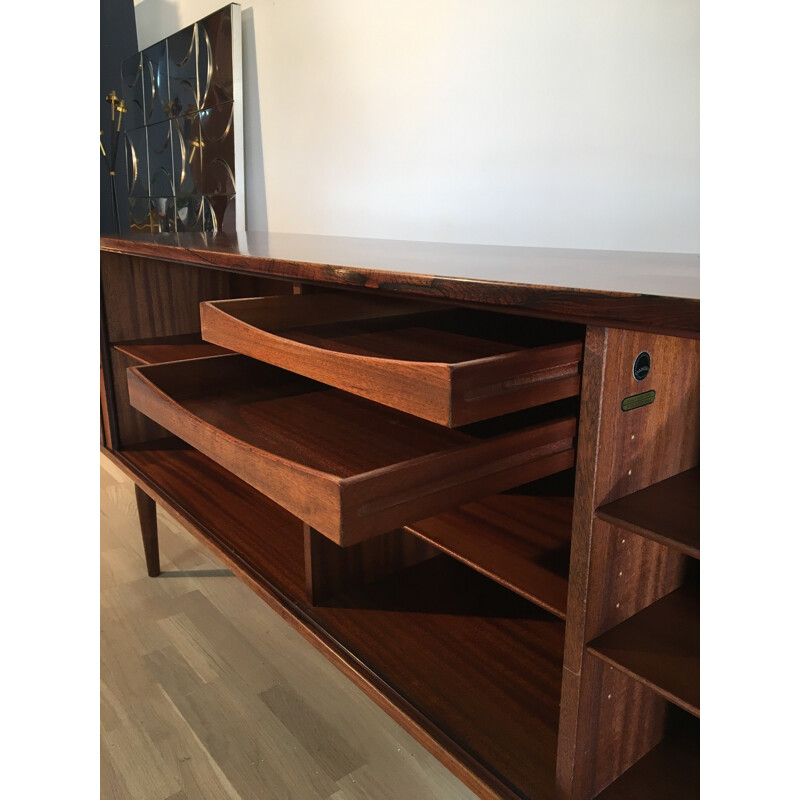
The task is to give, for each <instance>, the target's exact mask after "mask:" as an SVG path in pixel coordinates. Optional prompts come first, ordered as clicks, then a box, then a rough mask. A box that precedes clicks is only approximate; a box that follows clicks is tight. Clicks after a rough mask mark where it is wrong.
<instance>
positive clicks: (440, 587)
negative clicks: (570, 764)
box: [309, 555, 564, 798]
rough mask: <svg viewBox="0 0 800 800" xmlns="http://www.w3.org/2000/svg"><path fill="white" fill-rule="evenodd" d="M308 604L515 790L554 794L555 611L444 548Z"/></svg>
mask: <svg viewBox="0 0 800 800" xmlns="http://www.w3.org/2000/svg"><path fill="white" fill-rule="evenodd" d="M309 613H310V614H311V615H312V616H313V617H314V618H315V619H317V620H319V621H320V623H321V624H323V625H324V627H325V628H326V630H328V631H330V632H331V633H332V634H333V636H334V637H335V638H336V639H337V640H339V641H341V642H343V643H344V644H345V645H346V646H347V648H348V650H350V652H352V653H353V655H355V656H356V657H357V658H360V659H362V660H363V661H364V662H365V663H367V664H369V665H370V667H371V668H372V669H373V670H375V671H376V672H378V673H379V674H380V675H381V676H382V677H383V678H384V680H385V681H387V682H388V684H389V685H391V686H392V687H394V689H395V690H396V691H398V692H399V693H401V694H403V695H404V696H406V697H407V698H408V699H409V701H410V702H412V703H413V704H414V705H415V706H416V707H418V708H419V709H420V710H422V711H424V714H425V715H426V716H427V717H428V718H429V719H430V720H432V721H433V722H434V723H435V724H436V725H437V726H439V727H440V728H442V729H443V730H445V731H447V732H448V733H449V734H450V735H451V736H452V737H453V739H454V740H455V742H456V743H457V744H459V745H460V746H461V747H462V748H463V749H464V750H465V751H466V752H467V753H470V754H472V755H473V756H474V757H475V758H477V759H478V760H479V761H480V762H482V763H485V764H490V765H491V766H492V770H493V771H494V772H495V773H496V774H498V775H502V776H504V779H505V780H506V781H507V782H508V783H509V784H510V785H511V786H513V787H514V792H515V794H516V796H522V797H535V798H554V797H555V788H554V784H555V762H556V746H557V729H558V713H559V696H560V693H561V666H562V657H563V648H564V624H563V622H561V620H558V619H555V618H554V617H553V616H552V615H550V614H548V613H547V612H546V611H544V610H542V609H538V608H536V607H535V606H533V605H531V604H530V603H528V602H527V601H525V600H524V599H522V598H521V597H519V596H518V595H515V594H513V593H511V592H509V591H508V590H506V589H504V588H503V587H501V586H499V585H497V584H496V583H495V582H493V581H491V580H489V579H488V578H485V577H483V576H482V575H480V574H478V573H477V572H475V571H474V570H472V569H470V568H468V567H466V566H464V565H462V564H460V563H458V562H457V561H455V560H454V559H451V558H449V557H448V556H444V555H442V556H437V557H436V558H434V559H431V560H429V561H425V562H423V563H421V564H418V565H417V566H414V567H410V568H408V569H406V570H404V571H403V572H401V573H398V574H397V575H395V576H393V577H391V578H388V579H385V580H382V581H377V582H375V583H373V584H371V585H370V586H369V587H367V588H366V589H364V590H361V591H358V592H354V593H352V594H348V595H343V596H342V597H340V598H338V599H337V600H336V601H333V602H330V603H328V604H326V605H325V606H324V607H316V608H314V609H311V610H310V612H309ZM515 794H512V795H511V796H515Z"/></svg>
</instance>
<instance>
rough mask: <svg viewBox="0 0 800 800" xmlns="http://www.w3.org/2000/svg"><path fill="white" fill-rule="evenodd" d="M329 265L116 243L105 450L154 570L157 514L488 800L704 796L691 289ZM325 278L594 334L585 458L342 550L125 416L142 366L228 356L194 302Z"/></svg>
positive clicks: (108, 248)
mask: <svg viewBox="0 0 800 800" xmlns="http://www.w3.org/2000/svg"><path fill="white" fill-rule="evenodd" d="M333 260H334V259H330V260H329V261H326V262H322V261H320V262H319V263H309V262H307V261H303V260H302V259H299V260H297V261H295V260H292V259H289V258H286V257H281V258H274V257H270V255H269V254H268V253H264V254H259V253H257V252H255V253H254V252H241V250H240V248H238V247H236V246H235V243H232V242H231V241H230V240H229V239H225V238H221V239H220V240H219V241H217V242H213V243H211V244H208V243H205V244H203V243H202V242H200V241H199V240H197V239H195V238H193V239H192V240H191V246H190V247H187V246H185V245H182V244H181V243H180V242H179V241H177V240H176V239H175V237H165V238H164V239H163V240H161V241H159V240H157V239H153V238H139V239H136V238H135V237H134V238H130V239H121V238H114V239H105V240H101V301H102V312H103V313H102V318H101V366H102V369H101V375H102V388H103V391H102V393H101V394H102V397H101V413H102V418H103V419H102V427H101V431H102V435H103V443H102V447H103V450H104V451H105V452H106V453H107V454H108V455H109V457H111V458H112V459H113V460H114V462H115V463H116V464H117V465H118V466H120V467H121V468H122V469H123V470H124V471H125V472H126V473H127V474H128V475H129V476H131V477H132V479H133V480H134V482H135V483H136V490H137V491H136V493H137V506H138V509H139V514H140V520H141V523H142V536H143V542H144V547H145V554H146V558H147V569H148V574H150V575H157V574H158V572H159V564H158V539H157V527H156V522H155V503H158V504H159V505H161V506H162V507H163V508H165V509H166V510H167V511H168V512H169V513H171V514H173V515H174V516H175V517H176V518H177V519H178V520H179V521H180V522H182V523H183V524H184V525H186V527H187V528H188V529H189V530H190V531H191V532H192V533H194V535H195V536H197V537H198V539H200V540H201V541H202V542H203V543H204V544H205V545H206V546H208V547H209V548H210V549H211V550H212V551H213V552H214V553H215V554H217V555H218V556H219V557H220V558H221V559H222V561H223V562H224V563H226V564H227V565H228V566H229V567H230V568H231V569H232V570H233V571H234V572H235V574H237V575H238V576H239V577H240V578H241V579H242V580H243V581H244V582H245V583H246V584H247V585H248V586H250V587H251V588H252V589H253V590H254V591H255V592H257V593H258V594H259V596H261V597H262V598H263V599H264V600H265V601H266V602H267V603H268V604H269V605H270V606H271V607H272V608H274V609H275V610H276V611H278V613H280V614H281V615H282V616H283V617H284V618H285V619H287V620H288V621H289V622H290V623H291V624H292V625H294V626H295V627H296V628H297V629H298V630H299V631H300V632H301V633H302V634H303V635H304V636H305V637H306V638H307V639H308V640H309V641H310V642H312V644H314V645H315V646H316V647H318V648H319V649H320V650H321V651H322V652H323V653H324V654H325V655H326V656H327V657H328V658H329V659H330V660H331V661H333V662H334V663H335V664H336V665H337V666H338V667H339V668H340V669H342V670H343V671H344V672H345V673H346V674H347V675H348V676H349V677H350V678H351V679H352V680H354V681H355V682H356V684H357V685H359V686H360V687H361V688H362V689H363V690H364V691H365V692H367V693H368V694H369V695H370V697H372V698H373V699H374V700H375V701H376V702H377V703H378V704H379V705H380V706H381V707H382V708H384V709H385V710H386V711H387V712H388V713H390V714H391V715H392V716H393V717H394V718H395V719H396V720H398V721H399V722H400V723H401V724H402V725H403V726H404V727H405V728H406V729H408V730H409V731H410V732H411V733H412V735H414V736H415V737H416V738H417V739H418V740H419V741H420V742H421V743H422V744H423V745H425V746H426V747H427V748H428V749H429V750H430V751H431V752H432V753H434V755H436V756H437V757H438V758H439V759H440V760H441V761H442V762H443V763H444V764H445V765H447V766H448V767H449V768H450V769H451V770H453V771H454V772H455V773H456V774H457V775H458V776H459V777H460V778H461V779H462V780H463V781H464V782H465V783H466V784H467V785H468V786H470V788H472V789H473V790H474V791H475V792H476V793H477V794H478V795H479V796H481V797H487V798H522V797H542V798H559V800H565V799H566V798H569V799H570V800H589V799H590V798H593V797H600V798H602V799H603V800H620V799H621V798H627V800H631V799H632V798H648V800H656V799H657V800H661V798H668V797H669V798H671V797H682V798H683V797H691V796H696V795H698V794H699V786H698V780H697V763H698V740H697V727H696V721H694V719H693V718H694V717H699V699H698V698H699V673H698V664H699V651H698V648H697V638H698V612H697V609H696V603H697V579H698V577H697V576H698V569H697V567H698V564H699V519H698V514H697V508H698V498H699V494H698V492H699V469H698V465H699V392H698V386H699V342H698V340H697V339H698V336H699V304H698V303H697V301H692V300H684V299H678V298H671V297H662V296H657V295H649V294H641V295H635V294H626V295H620V294H619V293H612V292H601V291H596V290H591V291H581V290H578V289H570V290H562V289H557V288H551V287H546V286H538V285H536V284H535V282H533V283H531V284H527V285H523V284H518V283H515V284H510V283H506V284H503V283H499V282H498V283H492V282H486V281H468V280H456V279H454V278H452V277H447V278H437V277H436V275H435V264H433V263H432V264H430V265H429V268H430V269H429V270H425V273H424V274H423V272H422V271H420V272H415V273H414V274H401V273H397V272H392V273H387V272H386V271H381V272H376V271H375V270H371V269H369V268H368V267H363V268H357V267H353V266H347V267H334V266H332V264H331V263H330V262H331V261H333ZM416 266H417V267H418V265H416ZM298 279H299V280H300V281H301V282H300V283H298V282H297V281H298ZM318 286H324V287H326V289H328V290H334V291H336V290H340V289H341V288H342V287H346V288H348V289H349V290H351V291H360V292H365V291H371V292H373V293H374V292H376V291H377V292H379V293H380V294H381V295H385V294H389V295H392V296H402V297H411V298H414V297H423V298H431V297H436V298H437V299H439V300H443V299H447V300H450V301H455V302H457V303H458V304H462V305H468V306H471V307H476V308H492V309H502V310H505V311H508V312H510V313H514V314H518V315H524V316H531V317H538V318H545V319H559V320H564V321H567V322H578V323H588V324H589V327H588V328H587V329H586V337H585V344H584V360H583V368H582V369H583V377H582V385H581V395H580V396H581V407H580V416H579V421H578V446H577V462H576V466H575V469H574V471H568V472H566V473H562V474H561V476H560V478H559V476H554V479H552V480H555V481H556V483H558V485H553V483H552V481H551V479H546V480H544V481H539V482H537V483H534V484H530V485H529V486H528V488H527V489H526V491H528V493H529V494H530V497H525V496H524V494H523V496H522V497H520V498H511V499H510V500H509V499H508V497H507V496H500V497H499V498H497V499H493V498H491V497H490V498H486V499H485V500H481V499H480V498H475V500H474V502H473V503H471V504H468V505H466V506H463V507H462V508H453V509H451V510H449V511H444V512H442V513H440V514H436V515H435V516H432V517H429V518H428V519H422V520H420V521H419V522H413V523H409V524H407V525H406V527H405V528H404V529H398V530H390V531H389V532H387V533H384V534H381V535H380V536H377V537H375V536H373V537H372V538H368V539H366V540H364V541H358V543H355V544H352V546H349V547H344V548H343V547H340V546H338V545H337V544H335V543H333V542H331V541H330V540H329V538H327V537H326V536H323V535H321V534H320V533H319V532H318V531H317V530H315V529H314V528H312V527H310V526H308V525H306V526H305V528H304V527H303V526H302V524H301V523H300V522H299V521H298V520H297V519H296V518H294V517H292V516H291V515H290V514H288V513H287V512H286V511H285V510H283V509H281V508H280V507H279V506H277V505H276V504H275V503H273V502H271V501H270V500H268V499H267V498H265V497H264V496H263V495H261V494H260V493H259V492H258V491H257V490H256V489H254V488H252V487H251V486H249V485H247V484H246V483H245V482H243V481H241V480H240V479H239V478H236V477H235V476H234V475H232V474H230V473H229V472H227V471H226V470H225V469H224V468H222V467H220V466H218V465H217V464H215V463H214V461H213V460H211V459H209V458H208V457H207V456H204V455H202V454H201V453H199V452H197V451H196V450H194V449H192V448H190V447H188V446H186V445H185V444H182V443H180V442H177V441H176V440H175V439H174V438H172V437H171V436H170V433H169V431H168V430H165V429H163V428H161V427H160V426H159V425H157V424H155V423H153V422H152V421H151V420H149V419H148V418H146V417H144V416H143V415H142V414H140V413H139V412H138V411H136V409H134V408H133V407H132V406H131V403H130V398H129V396H128V381H127V375H126V370H127V368H128V367H136V366H141V365H142V364H154V363H161V362H163V361H169V360H173V359H174V360H182V359H185V358H195V357H197V356H198V355H205V354H208V355H213V354H214V353H215V352H218V351H214V350H208V349H206V348H207V347H211V345H208V346H206V345H203V344H202V343H201V342H200V339H199V333H200V329H201V327H200V312H199V307H200V304H201V303H202V302H204V301H218V300H227V299H233V298H246V297H255V296H264V295H291V294H298V293H305V292H306V291H312V292H313V291H314V287H318ZM674 334H677V335H674ZM643 350H646V351H647V352H649V353H650V355H651V360H652V365H653V366H652V369H651V373H650V375H649V376H647V377H646V378H645V379H644V380H642V381H641V382H640V381H636V380H635V378H634V377H633V375H632V370H631V366H632V363H633V361H634V359H635V358H636V356H637V354H638V353H639V352H641V351H643ZM142 372H143V374H146V373H145V371H144V370H143V371H142ZM648 390H655V392H656V398H657V399H656V402H654V403H652V404H651V405H649V406H645V407H642V408H638V409H634V410H632V411H627V412H626V411H623V410H622V408H621V401H622V400H623V399H624V398H625V397H628V396H630V395H633V394H636V393H639V392H643V391H648ZM162 421H166V420H162ZM211 455H214V454H213V452H212V453H211ZM561 478H563V479H564V480H561ZM548 481H551V482H550V483H548ZM458 502H462V501H461V500H458ZM220 504H222V505H223V506H224V508H225V513H224V514H223V513H221V512H220V510H219V507H220ZM232 509H234V510H235V513H233V514H231V513H230V512H231V510H232ZM654 509H657V510H658V511H657V513H654ZM237 515H238V516H237ZM509 515H510V516H509ZM526 515H527V516H526ZM421 516H424V513H423V514H421ZM570 520H571V523H570ZM515 528H517V529H518V530H517V534H516V540H514V538H513V533H514V530H515ZM570 528H571V531H570ZM459 531H463V535H457V534H456V533H454V532H459ZM482 531H486V532H487V533H486V534H485V535H484V534H483V533H482ZM488 532H491V535H488ZM484 539H485V543H484ZM443 553H445V554H448V555H442V554H443ZM567 553H569V556H568V558H569V568H568V571H567V567H566V559H567ZM526 558H529V559H531V560H532V561H531V563H533V561H534V560H535V559H539V560H540V561H541V563H542V567H541V568H540V569H531V570H525V569H520V562H522V563H524V559H526ZM554 559H555V560H554ZM559 564H560V566H559ZM464 565H466V566H464ZM487 576H488V577H487ZM393 598H401V599H400V600H394V599H393ZM393 603H401V605H400V606H398V607H396V608H395V607H392V604H393ZM420 603H422V606H421V607H420V609H419V611H424V614H423V616H422V617H419V619H424V623H425V624H424V625H423V626H422V627H420V622H419V619H418V614H417V611H416V610H415V604H420ZM426 603H427V604H428V605H425V604H426ZM403 604H405V605H403ZM540 607H541V608H544V609H547V611H542V610H539V609H540ZM362 609H370V613H369V614H366V615H365V614H364V613H362ZM482 609H483V612H482ZM549 612H550V613H549ZM484 613H485V616H484ZM492 615H495V616H496V617H497V619H496V621H495V619H494V618H493V617H492ZM370 617H374V618H375V619H376V620H381V623H380V624H379V625H378V626H377V627H376V628H374V629H371V628H370V625H371V624H372V623H371V622H370ZM389 620H395V622H394V626H393V627H392V624H391V623H390V622H389ZM426 631H427V632H428V634H427V635H428V638H425V637H426ZM662 631H663V633H661V632H662ZM676 632H677V635H673V634H675V633H676ZM655 654H657V656H656V655H655Z"/></svg>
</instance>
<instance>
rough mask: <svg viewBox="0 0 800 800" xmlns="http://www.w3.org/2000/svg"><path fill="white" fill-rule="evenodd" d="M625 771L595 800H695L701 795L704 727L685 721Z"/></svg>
mask: <svg viewBox="0 0 800 800" xmlns="http://www.w3.org/2000/svg"><path fill="white" fill-rule="evenodd" d="M683 728H684V730H680V731H673V732H671V733H670V734H668V736H667V738H665V739H664V741H662V742H661V743H660V744H658V745H656V747H655V748H654V749H653V750H651V751H650V752H649V753H648V754H647V755H646V756H644V757H643V758H641V759H639V761H637V762H636V763H635V764H634V765H633V766H632V767H630V768H629V769H628V770H626V771H625V772H623V773H622V775H620V777H619V778H617V780H615V781H614V783H612V784H611V786H609V787H608V788H607V789H605V790H604V791H602V792H600V794H599V795H597V797H596V798H595V800H678V799H679V800H691V798H696V797H700V730H699V724H698V723H697V722H696V721H695V724H694V726H691V725H684V726H683Z"/></svg>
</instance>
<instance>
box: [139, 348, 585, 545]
mask: <svg viewBox="0 0 800 800" xmlns="http://www.w3.org/2000/svg"><path fill="white" fill-rule="evenodd" d="M128 385H129V391H130V397H131V403H132V405H133V406H134V407H135V408H137V409H139V410H140V411H141V412H143V413H144V414H146V415H147V416H149V417H150V418H152V419H153V420H155V421H156V422H158V423H159V424H160V425H162V426H163V427H165V428H166V429H168V430H169V431H171V432H172V433H174V434H176V435H177V436H179V437H180V438H181V439H183V440H185V441H186V442H188V443H189V444H190V445H192V446H193V447H196V448H197V449H198V450H200V451H201V452H203V453H204V454H205V455H207V456H209V457H210V458H212V459H214V460H215V461H216V462H217V463H219V464H220V465H222V466H223V467H225V468H226V469H228V470H229V471H231V472H232V473H234V474H235V475H237V476H238V477H240V478H242V479H243V480H245V481H247V482H248V483H250V484H251V485H252V486H254V487H256V488H257V489H259V490H260V491H262V492H263V493H264V494H266V495H267V496H268V497H270V498H271V499H272V500H274V501H276V502H277V503H279V504H280V505H282V506H283V507H284V508H286V509H287V510H289V511H290V512H291V513H293V514H294V515H295V516H297V517H300V518H301V519H302V520H303V521H304V522H307V523H308V524H309V525H311V526H312V527H314V528H316V529H317V530H319V531H320V532H321V533H323V534H324V535H326V536H328V537H329V538H330V539H332V540H333V541H335V542H337V543H338V544H342V545H347V544H353V543H355V542H358V541H362V540H364V539H367V538H369V537H371V536H374V535H377V534H380V533H383V532H386V531H388V530H392V529H394V528H397V527H400V526H402V525H404V524H406V523H409V522H413V521H415V520H417V519H421V518H423V517H427V516H430V515H431V514H435V513H438V512H439V511H443V510H446V509H448V508H453V507H456V506H459V505H461V504H463V503H465V502H469V501H470V500H474V499H475V498H476V497H480V496H484V495H487V494H492V493H495V492H499V491H503V490H505V489H510V488H513V487H514V486H519V485H521V484H523V483H526V482H528V481H531V480H535V479H537V478H539V477H543V476H545V475H548V474H552V473H555V472H559V471H561V470H563V469H567V468H568V467H570V466H572V464H573V463H574V437H575V430H576V421H575V417H574V415H570V414H569V413H565V415H561V416H559V417H558V418H556V419H553V418H552V413H550V409H548V410H543V409H532V410H530V411H527V412H523V413H521V414H516V415H511V416H510V417H505V418H503V419H502V420H499V421H497V420H496V421H493V422H492V423H481V424H479V425H473V426H468V427H467V428H464V429H461V430H451V429H448V428H444V427H442V426H438V425H435V424H433V423H430V422H427V421H424V420H420V419H417V418H415V417H412V416H410V415H408V414H404V413H401V412H398V411H396V410H394V409H389V408H386V407H384V406H381V405H378V404H376V403H372V402H369V401H366V400H363V399H361V398H359V397H354V396H352V395H349V394H347V393H345V392H342V391H339V390H337V389H332V388H330V387H328V386H326V385H324V384H320V383H318V382H316V381H311V380H309V379H307V378H303V377H299V376H297V375H294V374H292V373H288V372H286V371H285V370H282V369H279V368H276V367H272V366H267V365H265V364H263V363H262V362H259V361H254V360H252V359H249V358H246V357H244V356H238V355H232V356H217V357H213V358H201V359H194V360H192V361H185V362H173V363H168V364H157V365H152V366H145V367H137V368H132V369H129V370H128Z"/></svg>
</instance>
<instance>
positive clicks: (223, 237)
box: [100, 232, 700, 338]
mask: <svg viewBox="0 0 800 800" xmlns="http://www.w3.org/2000/svg"><path fill="white" fill-rule="evenodd" d="M100 249H101V250H105V251H108V252H116V253H123V254H129V255H135V256H144V257H152V258H158V259H161V260H168V261H176V262H183V263H188V264H195V265H208V266H213V267H215V268H217V269H229V270H231V271H235V272H243V273H250V274H258V275H264V276H270V277H275V278H284V279H287V280H297V281H303V282H307V283H316V284H319V285H325V286H339V287H342V288H351V289H379V290H381V291H383V292H391V293H395V294H397V295H398V296H406V297H426V298H429V299H440V300H445V301H452V302H457V303H468V304H470V305H475V306H477V307H480V306H483V307H489V306H491V307H502V309H503V310H504V311H509V312H512V313H519V314H527V315H531V316H539V317H544V318H550V319H563V320H565V321H571V322H579V323H582V324H589V325H605V326H609V327H616V328H627V329H631V330H640V331H651V332H654V333H662V334H667V335H672V336H682V337H690V338H699V335H700V300H699V297H700V260H699V256H698V255H696V254H688V253H640V252H631V251H611V250H571V249H554V248H541V247H511V246H498V245H471V244H445V243H434V242H408V241H392V240H381V239H360V238H349V237H340V236H318V235H308V234H288V233H259V232H246V233H245V232H242V233H238V234H215V235H206V234H197V233H185V234H184V233H165V234H129V235H125V236H106V237H101V240H100Z"/></svg>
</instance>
